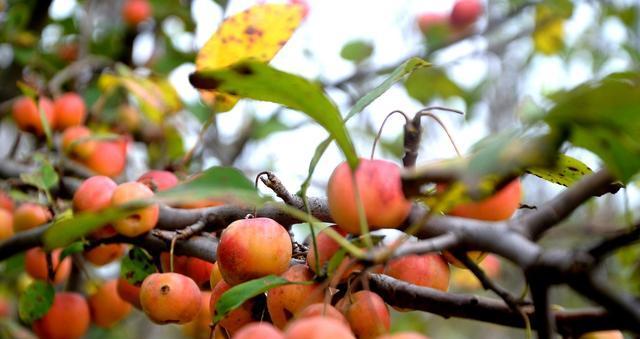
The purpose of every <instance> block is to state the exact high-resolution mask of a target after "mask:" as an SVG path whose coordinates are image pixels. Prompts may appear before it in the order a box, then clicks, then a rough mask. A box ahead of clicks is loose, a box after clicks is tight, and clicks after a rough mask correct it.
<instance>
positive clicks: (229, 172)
mask: <svg viewBox="0 0 640 339" xmlns="http://www.w3.org/2000/svg"><path fill="white" fill-rule="evenodd" d="M156 197H157V198H158V199H160V200H162V201H168V202H176V201H177V202H184V201H190V200H200V199H205V198H216V199H220V200H224V201H240V202H245V203H261V202H264V201H265V198H262V197H260V196H259V195H258V190H257V189H256V188H255V186H254V183H253V182H252V181H251V180H249V179H247V177H246V176H245V175H244V174H243V173H242V172H241V171H240V170H238V169H237V168H233V167H222V166H215V167H211V168H209V169H207V170H205V171H203V172H202V173H200V174H198V175H197V176H196V177H195V178H193V179H191V180H188V181H185V182H183V183H182V184H180V185H178V186H176V187H174V188H172V189H170V190H167V191H162V192H159V193H157V194H156Z"/></svg>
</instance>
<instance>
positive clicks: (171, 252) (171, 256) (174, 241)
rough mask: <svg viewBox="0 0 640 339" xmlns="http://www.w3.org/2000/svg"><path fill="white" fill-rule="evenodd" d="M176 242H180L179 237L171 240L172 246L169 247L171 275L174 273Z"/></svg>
mask: <svg viewBox="0 0 640 339" xmlns="http://www.w3.org/2000/svg"><path fill="white" fill-rule="evenodd" d="M176 240H178V237H177V236H175V237H173V239H171V246H170V247H169V271H171V273H173V249H174V248H175V247H176Z"/></svg>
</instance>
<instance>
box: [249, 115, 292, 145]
mask: <svg viewBox="0 0 640 339" xmlns="http://www.w3.org/2000/svg"><path fill="white" fill-rule="evenodd" d="M253 124H254V127H253V129H251V139H253V140H256V141H258V140H263V139H266V138H267V137H269V136H270V135H271V134H274V133H278V132H285V131H288V130H290V129H291V127H290V126H289V125H287V124H285V123H284V122H283V121H282V119H280V116H279V115H278V114H274V115H272V116H271V117H270V118H269V119H266V120H264V121H259V120H257V119H255V120H254V123H253Z"/></svg>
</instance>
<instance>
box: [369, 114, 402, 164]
mask: <svg viewBox="0 0 640 339" xmlns="http://www.w3.org/2000/svg"><path fill="white" fill-rule="evenodd" d="M396 113H399V114H402V116H404V120H405V121H406V123H407V124H408V123H410V120H409V117H408V116H407V115H406V114H405V113H404V112H403V111H399V110H395V111H393V112H391V113H389V114H387V116H386V117H385V118H384V120H382V125H380V128H379V129H378V134H376V138H375V139H373V146H371V159H373V154H374V153H375V152H376V145H377V144H378V140H380V136H381V135H382V129H383V128H384V124H386V123H387V119H389V118H390V117H391V116H392V115H394V114H396Z"/></svg>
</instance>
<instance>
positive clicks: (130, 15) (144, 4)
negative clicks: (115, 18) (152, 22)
mask: <svg viewBox="0 0 640 339" xmlns="http://www.w3.org/2000/svg"><path fill="white" fill-rule="evenodd" d="M151 10H152V9H151V4H150V3H149V1H148V0H125V2H124V4H123V5H122V19H124V21H125V22H126V23H128V24H129V25H132V26H135V25H137V24H139V23H141V22H143V21H145V20H147V19H148V18H149V17H150V16H151Z"/></svg>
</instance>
